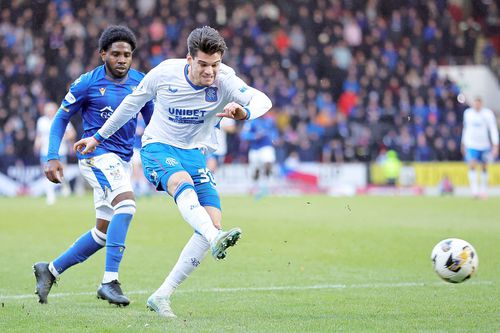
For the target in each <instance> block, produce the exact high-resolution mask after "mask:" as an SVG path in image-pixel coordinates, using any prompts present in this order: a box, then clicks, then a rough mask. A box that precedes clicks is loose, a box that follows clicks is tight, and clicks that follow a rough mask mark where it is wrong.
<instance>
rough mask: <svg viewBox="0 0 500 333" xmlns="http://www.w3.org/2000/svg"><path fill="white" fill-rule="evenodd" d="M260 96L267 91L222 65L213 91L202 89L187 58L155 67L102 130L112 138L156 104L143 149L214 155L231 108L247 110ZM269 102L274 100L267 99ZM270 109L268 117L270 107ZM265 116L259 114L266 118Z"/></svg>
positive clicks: (103, 134)
mask: <svg viewBox="0 0 500 333" xmlns="http://www.w3.org/2000/svg"><path fill="white" fill-rule="evenodd" d="M255 95H264V94H263V93H262V92H260V91H258V90H256V89H254V88H252V87H249V86H248V85H246V84H245V82H243V80H241V79H240V78H239V77H237V76H236V74H235V72H234V70H233V69H232V68H231V67H229V66H227V65H224V64H221V65H220V69H219V72H218V74H217V77H216V79H215V82H214V83H213V84H212V85H211V86H209V87H205V86H196V85H194V84H193V83H192V82H191V81H190V80H189V78H188V63H187V60H186V59H169V60H165V61H163V62H162V63H161V64H159V65H158V66H156V67H155V68H153V69H152V70H151V71H150V72H149V73H148V74H146V76H145V77H144V79H143V80H142V81H141V83H140V84H139V86H138V87H137V89H136V90H135V91H134V92H133V93H132V94H130V95H128V96H127V97H126V98H125V99H124V100H123V102H122V103H121V105H120V106H119V107H118V109H117V110H116V111H115V112H114V114H113V116H112V117H111V118H110V119H108V121H107V122H106V124H105V125H104V126H103V127H102V128H101V129H100V130H99V134H100V135H102V136H103V137H104V138H108V137H109V136H110V135H111V134H113V133H114V131H115V130H117V129H118V128H119V127H120V124H121V123H123V121H124V119H125V118H127V117H131V116H132V115H133V114H135V113H137V112H138V111H137V110H139V109H140V108H141V107H142V106H143V105H144V104H145V103H146V102H147V101H149V100H152V99H154V101H155V103H154V112H153V116H152V118H151V121H150V122H149V124H148V126H147V127H146V129H145V131H144V135H143V136H142V144H143V146H144V145H147V144H149V143H153V142H160V143H165V144H169V145H172V146H175V147H178V148H183V149H192V148H201V149H204V150H207V151H209V152H212V151H214V150H216V149H217V140H216V138H215V126H216V125H217V124H218V123H219V121H220V120H221V118H219V117H217V116H216V113H219V112H222V111H223V109H224V107H225V106H226V104H228V103H230V102H236V103H238V104H240V105H242V106H247V105H248V104H249V103H250V101H251V99H252V98H253V97H254V96H255ZM264 98H265V99H266V100H268V98H267V96H265V95H264ZM260 104H264V105H262V107H264V108H265V110H264V112H265V111H267V110H268V109H269V108H270V107H271V104H270V101H269V103H260ZM264 112H259V114H263V113H264Z"/></svg>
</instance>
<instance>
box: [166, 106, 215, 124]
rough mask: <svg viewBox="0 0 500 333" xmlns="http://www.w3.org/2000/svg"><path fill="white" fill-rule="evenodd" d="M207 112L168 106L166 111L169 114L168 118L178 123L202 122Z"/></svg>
mask: <svg viewBox="0 0 500 333" xmlns="http://www.w3.org/2000/svg"><path fill="white" fill-rule="evenodd" d="M207 112H208V111H205V110H188V109H177V108H168V113H169V114H170V115H171V116H169V117H168V120H171V121H173V122H175V123H179V124H203V123H204V122H205V115H206V114H207Z"/></svg>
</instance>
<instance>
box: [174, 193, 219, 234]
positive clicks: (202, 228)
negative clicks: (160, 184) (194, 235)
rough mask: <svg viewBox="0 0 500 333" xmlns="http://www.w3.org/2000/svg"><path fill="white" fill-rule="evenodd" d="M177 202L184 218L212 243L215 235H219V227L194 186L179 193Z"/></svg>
mask: <svg viewBox="0 0 500 333" xmlns="http://www.w3.org/2000/svg"><path fill="white" fill-rule="evenodd" d="M176 202H177V207H179V211H180V212H181V214H182V217H183V218H184V220H186V222H187V223H189V224H190V225H191V226H192V227H193V229H194V230H196V231H198V232H199V233H200V234H202V235H203V237H205V239H206V240H208V242H209V243H212V242H213V240H214V239H215V237H217V234H218V233H219V229H217V228H216V227H215V226H214V224H213V223H212V219H211V218H210V215H208V213H207V211H206V210H205V208H203V207H202V206H201V205H200V202H199V201H198V195H197V194H196V191H195V190H194V188H193V187H192V186H191V187H187V188H185V189H184V190H183V191H182V192H181V193H180V194H179V195H177V197H176Z"/></svg>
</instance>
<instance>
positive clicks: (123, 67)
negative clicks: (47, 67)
mask: <svg viewBox="0 0 500 333" xmlns="http://www.w3.org/2000/svg"><path fill="white" fill-rule="evenodd" d="M136 44H137V41H136V38H135V36H134V34H133V32H132V31H130V29H128V28H127V27H124V26H110V27H108V28H107V29H106V30H104V32H103V33H102V35H101V37H100V39H99V52H100V55H101V59H102V61H103V62H104V65H102V66H99V67H97V68H95V69H94V70H92V71H90V72H88V73H85V74H83V75H81V76H80V77H79V78H78V79H76V80H75V82H73V84H72V85H71V87H70V89H69V92H68V93H67V94H66V96H65V98H64V100H63V101H62V104H61V106H60V107H59V110H58V111H57V114H56V116H55V118H54V121H53V123H52V126H51V130H50V142H49V153H48V158H47V159H48V162H47V164H46V165H45V170H44V171H45V175H46V176H47V178H48V179H49V180H50V181H52V182H54V183H60V182H61V181H62V179H63V166H62V164H61V162H60V160H59V154H58V152H59V147H60V144H61V139H62V137H63V135H64V131H65V129H66V126H67V125H68V123H69V121H70V118H71V117H72V116H73V115H74V114H76V113H78V112H81V117H82V119H83V129H84V133H83V137H84V138H86V137H92V136H93V135H94V134H95V133H96V132H97V130H98V129H99V128H101V126H102V125H103V124H104V123H105V121H106V119H108V118H109V117H110V116H111V115H112V114H113V112H114V110H115V109H116V108H117V107H118V105H120V103H121V101H122V100H123V99H124V98H125V96H127V95H128V94H130V93H132V92H133V90H134V89H135V88H136V87H137V86H138V85H139V83H140V81H141V80H142V78H143V77H144V74H142V73H140V72H138V71H136V70H134V69H131V68H130V66H131V64H132V54H133V52H134V50H135V48H136ZM152 112H153V104H152V102H148V103H145V104H143V107H141V113H142V115H143V117H144V119H145V121H146V122H149V120H150V119H151V114H152ZM136 125H137V119H136V117H133V118H131V119H129V120H128V121H127V122H126V123H125V124H124V125H123V127H121V129H120V130H118V131H116V133H114V135H113V136H111V137H109V139H108V140H107V141H106V142H105V143H103V144H102V145H100V146H99V148H98V149H96V150H95V151H93V152H92V153H91V154H86V155H85V156H83V155H82V154H80V153H77V156H78V159H79V167H80V171H81V173H82V175H83V177H84V178H85V179H86V180H87V181H88V183H89V184H90V185H91V186H92V188H93V189H94V205H95V210H96V225H95V227H93V228H92V229H91V230H90V231H88V232H86V233H85V234H83V235H82V236H81V237H80V238H78V239H77V240H76V242H75V243H74V244H73V245H71V247H70V248H69V249H67V250H66V251H65V252H63V253H62V254H61V255H60V256H59V257H57V258H56V259H54V260H53V261H51V262H50V263H47V262H39V263H36V264H35V265H34V266H33V269H34V273H35V277H36V294H38V298H39V302H40V303H47V296H48V294H49V292H50V289H51V287H52V284H53V283H54V282H55V280H56V278H57V277H58V276H59V275H60V274H62V273H63V272H64V271H65V270H66V269H68V268H69V267H71V266H73V265H75V264H78V263H81V262H83V261H85V260H86V259H87V258H88V257H90V256H91V255H92V254H94V253H95V252H96V251H98V250H99V249H101V248H102V247H104V246H106V265H105V272H104V277H103V279H102V283H101V285H100V287H99V289H98V290H97V295H98V297H99V298H101V299H105V300H107V301H108V302H109V303H112V304H116V305H120V306H122V305H123V306H126V305H128V304H129V303H130V301H129V299H128V298H127V297H126V296H125V295H123V292H122V290H121V287H120V283H119V280H118V268H119V266H120V262H121V260H122V256H123V251H124V250H125V237H126V235H127V230H128V227H129V224H130V222H131V220H132V217H133V216H134V213H135V199H134V193H133V190H132V186H131V182H130V163H129V161H130V158H131V157H132V149H133V146H134V135H135V129H136Z"/></svg>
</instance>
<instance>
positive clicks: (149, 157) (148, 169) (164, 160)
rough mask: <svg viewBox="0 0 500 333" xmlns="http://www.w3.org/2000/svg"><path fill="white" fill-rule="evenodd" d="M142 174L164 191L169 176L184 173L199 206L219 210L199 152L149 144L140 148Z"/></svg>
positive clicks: (213, 186) (210, 178)
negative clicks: (188, 176) (190, 182)
mask: <svg viewBox="0 0 500 333" xmlns="http://www.w3.org/2000/svg"><path fill="white" fill-rule="evenodd" d="M141 160H142V170H143V172H144V175H145V176H146V178H147V179H148V180H149V182H150V183H151V184H153V185H154V186H155V187H156V189H157V190H158V191H165V192H167V184H168V180H169V178H170V176H172V175H173V174H174V173H176V172H179V171H186V172H187V173H189V175H190V176H191V179H193V183H194V187H195V190H196V194H198V199H199V201H200V204H201V205H202V206H212V207H216V208H218V209H221V206H220V198H219V194H218V193H217V189H216V188H215V180H214V177H213V175H212V173H211V172H210V170H208V169H207V164H206V161H205V155H203V153H202V152H201V150H199V149H181V148H177V147H174V146H171V145H167V144H164V143H150V144H147V145H146V146H144V147H143V148H142V149H141Z"/></svg>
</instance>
